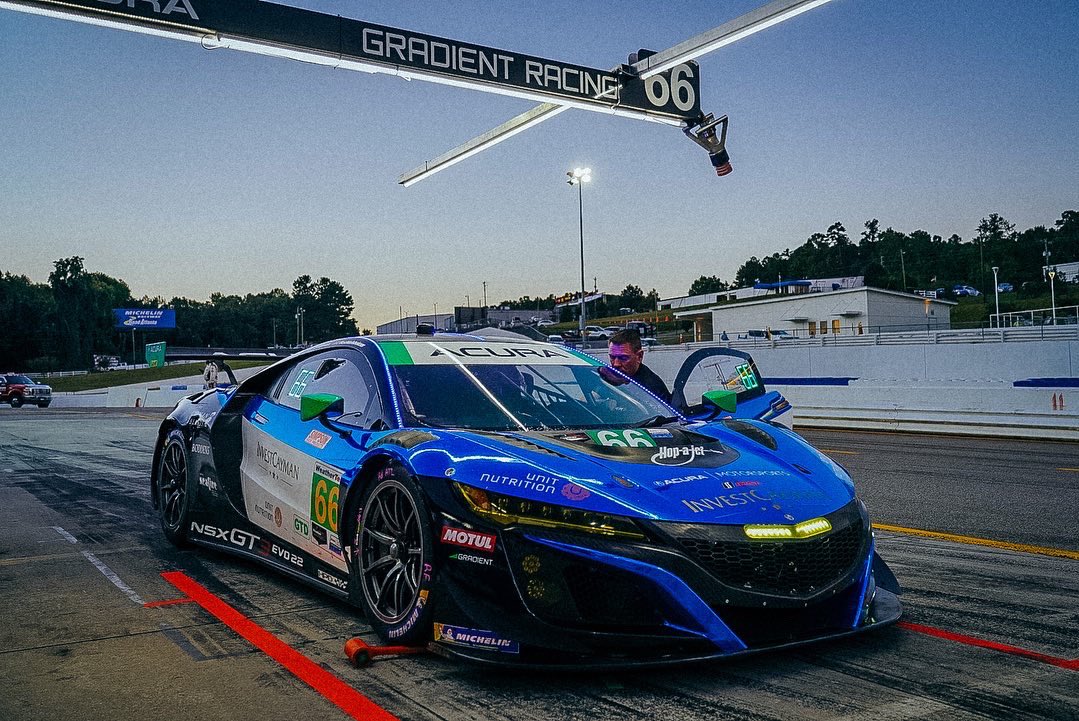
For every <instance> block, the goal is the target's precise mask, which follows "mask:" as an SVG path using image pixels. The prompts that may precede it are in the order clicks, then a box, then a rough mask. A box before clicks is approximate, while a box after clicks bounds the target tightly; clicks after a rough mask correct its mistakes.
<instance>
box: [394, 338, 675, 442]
mask: <svg viewBox="0 0 1079 721" xmlns="http://www.w3.org/2000/svg"><path fill="white" fill-rule="evenodd" d="M381 345H383V348H384V350H389V351H390V352H388V353H387V359H388V360H389V362H390V368H391V375H392V377H393V380H394V385H395V389H396V391H397V395H398V398H399V399H400V404H401V412H402V415H403V416H404V422H405V424H406V425H414V426H428V427H438V428H468V429H473V430H488V431H506V430H523V429H568V428H597V427H602V428H634V427H640V426H646V425H649V424H652V423H661V422H664V421H666V420H669V419H673V418H676V417H677V413H676V412H675V411H674V410H673V409H672V408H671V407H670V406H668V405H666V404H665V403H662V402H661V401H659V400H658V399H657V398H656V397H655V396H653V395H652V394H651V393H649V392H648V391H646V390H645V389H644V388H642V387H641V386H639V385H637V384H636V383H633V382H625V381H624V380H623V379H624V378H625V377H624V376H620V377H618V380H619V381H621V382H620V384H618V385H615V384H612V383H611V382H609V381H607V380H604V378H603V377H601V375H600V373H599V369H600V368H604V369H607V366H604V365H603V364H601V363H599V362H598V361H596V360H594V359H592V358H590V357H588V356H586V355H584V354H579V353H576V352H574V351H571V350H569V349H567V348H563V347H560V346H550V345H540V344H523V343H522V344H517V343H512V342H509V343H475V342H472V343H469V342H461V341H442V340H441V339H440V340H438V341H432V342H429V343H408V344H405V343H396V346H398V347H397V348H388V349H387V346H391V345H393V344H392V343H383V344H381ZM402 350H403V351H404V354H402V352H401V351H402ZM611 373H613V372H609V373H608V375H611Z"/></svg>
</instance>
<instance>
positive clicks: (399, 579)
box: [352, 465, 433, 644]
mask: <svg viewBox="0 0 1079 721" xmlns="http://www.w3.org/2000/svg"><path fill="white" fill-rule="evenodd" d="M428 519H429V514H428V511H427V504H426V502H425V501H424V497H423V493H422V491H421V490H420V488H419V486H418V485H417V484H416V482H415V481H414V480H413V479H412V478H411V476H410V475H409V474H408V472H407V471H405V469H404V468H402V467H400V466H397V465H394V466H390V467H387V468H384V469H382V470H381V471H380V472H379V473H378V475H377V476H376V478H375V479H374V480H372V481H371V483H370V485H369V487H368V488H367V490H366V492H365V493H364V498H363V503H362V509H361V512H360V520H359V522H358V523H357V527H356V535H355V538H354V539H353V543H352V556H353V559H354V568H355V573H354V574H353V582H359V584H360V586H361V590H362V595H361V600H362V603H363V607H364V611H365V613H366V614H367V620H368V621H369V622H370V623H371V625H372V627H374V629H375V630H376V631H377V632H378V633H379V635H381V636H382V638H383V639H385V640H386V641H390V642H393V643H397V644H401V643H404V644H408V643H416V642H422V641H424V640H426V639H427V638H428V635H427V634H428V633H429V629H430V626H431V621H430V617H431V606H430V604H429V603H428V600H429V599H428V592H429V588H430V585H431V581H432V576H433V568H432V557H433V544H432V533H431V528H430V522H429V520H428Z"/></svg>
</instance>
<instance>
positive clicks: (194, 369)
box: [39, 361, 266, 392]
mask: <svg viewBox="0 0 1079 721" xmlns="http://www.w3.org/2000/svg"><path fill="white" fill-rule="evenodd" d="M229 365H230V366H231V367H232V369H233V370H240V369H241V368H252V367H254V366H260V365H266V363H260V362H255V361H237V362H235V363H229ZM205 367H206V364H205V363H183V364H180V365H171V366H165V367H164V368H137V369H135V370H126V371H100V372H95V373H89V374H87V375H84V376H65V377H62V378H40V379H39V381H40V382H41V383H47V384H48V385H50V386H52V389H53V390H54V391H57V392H72V391H92V390H96V389H98V388H111V387H112V386H123V385H127V384H128V383H153V382H154V381H166V380H171V379H173V378H184V377H186V376H201V375H202V370H203V368H205ZM221 378H222V380H224V374H222V376H221Z"/></svg>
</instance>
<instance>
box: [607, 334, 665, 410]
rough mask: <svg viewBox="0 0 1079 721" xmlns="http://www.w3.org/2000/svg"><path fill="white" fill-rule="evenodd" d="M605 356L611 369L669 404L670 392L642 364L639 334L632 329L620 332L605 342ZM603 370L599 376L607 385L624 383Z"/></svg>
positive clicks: (642, 351)
mask: <svg viewBox="0 0 1079 721" xmlns="http://www.w3.org/2000/svg"><path fill="white" fill-rule="evenodd" d="M607 355H608V357H609V358H610V359H611V367H613V368H615V369H616V370H618V371H621V372H622V373H624V374H625V375H627V376H629V377H630V378H632V379H633V380H635V381H636V382H637V383H640V384H641V385H642V386H644V387H645V388H647V389H648V390H649V391H651V392H652V394H653V395H656V396H658V397H659V398H660V399H661V400H662V401H663V402H664V403H670V402H671V392H670V391H669V390H667V385H666V384H665V383H664V382H663V379H662V378H660V377H659V376H657V375H656V374H655V373H654V372H653V371H652V369H651V368H649V367H648V366H646V365H645V364H644V348H643V347H642V346H641V334H640V333H638V332H637V331H636V330H634V329H633V328H627V329H625V330H620V331H618V332H617V333H615V334H614V335H612V336H611V337H610V339H608V341H607ZM606 370H607V369H605V368H604V369H603V370H601V371H600V374H601V375H602V376H603V379H604V380H606V381H607V382H608V383H612V384H614V385H619V384H621V383H625V379H624V378H622V377H621V376H618V375H614V374H612V373H610V371H607V372H606V373H604V372H603V371H606Z"/></svg>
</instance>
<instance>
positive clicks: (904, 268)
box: [899, 248, 907, 293]
mask: <svg viewBox="0 0 1079 721" xmlns="http://www.w3.org/2000/svg"><path fill="white" fill-rule="evenodd" d="M903 255H904V252H903V249H902V248H900V249H899V266H900V267H901V268H902V269H903V292H904V293H906V292H907V262H906V260H904V259H903Z"/></svg>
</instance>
